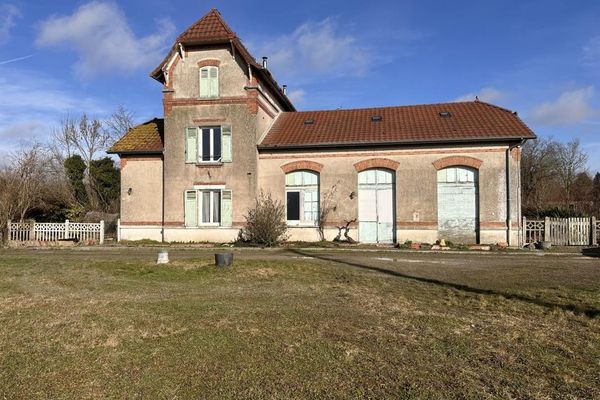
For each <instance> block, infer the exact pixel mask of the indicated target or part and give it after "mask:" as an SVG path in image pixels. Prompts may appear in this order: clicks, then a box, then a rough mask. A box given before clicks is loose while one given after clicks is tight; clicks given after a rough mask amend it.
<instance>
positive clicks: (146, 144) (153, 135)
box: [107, 118, 165, 154]
mask: <svg viewBox="0 0 600 400" xmlns="http://www.w3.org/2000/svg"><path fill="white" fill-rule="evenodd" d="M164 130H165V128H164V120H163V119H162V118H154V119H152V120H150V121H148V122H144V123H143V124H140V125H138V126H136V127H133V128H131V129H130V130H129V132H127V133H126V134H125V136H123V137H122V138H121V139H119V140H118V141H117V143H115V144H114V145H112V147H111V148H110V149H108V151H107V153H115V154H134V153H135V154H144V153H162V151H163V138H164Z"/></svg>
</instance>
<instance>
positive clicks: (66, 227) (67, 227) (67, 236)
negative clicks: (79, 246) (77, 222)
mask: <svg viewBox="0 0 600 400" xmlns="http://www.w3.org/2000/svg"><path fill="white" fill-rule="evenodd" d="M68 238H69V220H68V219H65V237H64V238H63V239H65V240H66V239H68Z"/></svg>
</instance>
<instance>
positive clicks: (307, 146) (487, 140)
mask: <svg viewBox="0 0 600 400" xmlns="http://www.w3.org/2000/svg"><path fill="white" fill-rule="evenodd" d="M532 135H533V137H524V136H512V137H489V138H464V139H462V138H461V139H447V140H400V141H398V140H396V141H390V142H346V143H306V144H304V143H302V144H284V145H258V146H257V148H258V150H298V149H330V148H339V149H344V148H357V147H389V146H407V145H433V144H457V143H506V142H519V141H525V140H530V139H536V138H537V137H536V136H535V134H533V133H532Z"/></svg>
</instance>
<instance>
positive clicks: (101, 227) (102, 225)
mask: <svg viewBox="0 0 600 400" xmlns="http://www.w3.org/2000/svg"><path fill="white" fill-rule="evenodd" d="M100 244H104V220H102V221H100Z"/></svg>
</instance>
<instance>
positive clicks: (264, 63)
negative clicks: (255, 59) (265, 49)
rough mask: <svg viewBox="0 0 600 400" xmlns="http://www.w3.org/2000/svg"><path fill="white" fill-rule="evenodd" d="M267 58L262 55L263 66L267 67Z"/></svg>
mask: <svg viewBox="0 0 600 400" xmlns="http://www.w3.org/2000/svg"><path fill="white" fill-rule="evenodd" d="M268 59H269V57H263V68H264V69H267V60H268Z"/></svg>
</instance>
